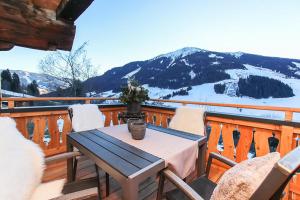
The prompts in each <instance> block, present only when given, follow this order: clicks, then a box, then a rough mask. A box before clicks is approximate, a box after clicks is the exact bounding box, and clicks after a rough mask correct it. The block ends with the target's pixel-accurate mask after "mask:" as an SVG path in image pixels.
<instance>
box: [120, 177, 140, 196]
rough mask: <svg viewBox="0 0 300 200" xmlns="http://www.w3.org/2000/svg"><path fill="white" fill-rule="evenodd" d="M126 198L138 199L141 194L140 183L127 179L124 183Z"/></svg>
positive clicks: (123, 188)
mask: <svg viewBox="0 0 300 200" xmlns="http://www.w3.org/2000/svg"><path fill="white" fill-rule="evenodd" d="M122 190H123V198H122V199H124V200H137V199H138V194H139V184H138V183H136V182H132V181H126V182H124V183H123V184H122Z"/></svg>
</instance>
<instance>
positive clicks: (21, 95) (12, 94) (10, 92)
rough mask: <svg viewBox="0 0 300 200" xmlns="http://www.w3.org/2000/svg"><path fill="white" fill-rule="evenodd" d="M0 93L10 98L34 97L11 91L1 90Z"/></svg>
mask: <svg viewBox="0 0 300 200" xmlns="http://www.w3.org/2000/svg"><path fill="white" fill-rule="evenodd" d="M1 93H2V94H3V95H7V96H11V97H28V98H31V97H35V96H31V95H27V94H23V93H17V92H12V91H8V90H3V89H2V90H1Z"/></svg>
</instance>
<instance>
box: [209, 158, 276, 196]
mask: <svg viewBox="0 0 300 200" xmlns="http://www.w3.org/2000/svg"><path fill="white" fill-rule="evenodd" d="M279 159H280V154H279V153H278V152H274V153H269V154H267V155H265V156H261V157H256V158H253V159H250V160H245V161H243V162H241V163H239V164H237V165H236V166H234V167H232V168H231V169H229V170H227V171H226V172H225V173H224V175H223V176H222V178H221V179H220V181H219V182H218V185H217V187H216V188H215V189H214V191H213V194H212V196H211V200H248V199H250V197H251V195H252V194H253V193H254V192H255V190H256V189H257V188H258V187H259V186H260V184H261V183H262V182H263V180H264V179H265V178H266V176H267V175H268V174H269V173H270V171H271V170H272V168H273V167H274V165H275V163H276V162H277V161H278V160H279Z"/></svg>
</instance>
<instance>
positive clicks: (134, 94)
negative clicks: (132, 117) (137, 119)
mask: <svg viewBox="0 0 300 200" xmlns="http://www.w3.org/2000/svg"><path fill="white" fill-rule="evenodd" d="M148 92H149V91H148V90H147V89H145V88H144V87H142V86H141V85H140V84H139V83H138V82H137V81H136V80H134V79H128V85H127V86H125V87H122V93H121V96H120V101H121V102H122V103H125V104H130V103H134V102H136V103H143V102H145V101H147V100H149V99H150V98H149V96H148Z"/></svg>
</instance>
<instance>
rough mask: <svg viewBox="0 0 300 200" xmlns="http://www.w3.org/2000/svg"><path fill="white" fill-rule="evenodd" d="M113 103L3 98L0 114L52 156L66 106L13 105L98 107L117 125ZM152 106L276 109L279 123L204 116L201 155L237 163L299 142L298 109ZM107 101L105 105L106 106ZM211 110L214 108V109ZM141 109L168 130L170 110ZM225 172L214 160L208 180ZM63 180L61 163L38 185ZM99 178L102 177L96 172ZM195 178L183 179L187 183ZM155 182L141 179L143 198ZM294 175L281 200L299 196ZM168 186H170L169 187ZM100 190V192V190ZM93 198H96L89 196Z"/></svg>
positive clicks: (89, 168)
mask: <svg viewBox="0 0 300 200" xmlns="http://www.w3.org/2000/svg"><path fill="white" fill-rule="evenodd" d="M116 100H117V99H109V98H31V99H29V98H3V99H2V102H3V103H4V104H6V105H7V108H3V109H1V113H0V116H1V117H3V116H9V117H11V118H14V119H15V121H16V122H17V127H18V129H19V130H20V132H21V133H22V134H23V135H24V136H25V137H26V138H28V139H30V140H32V141H33V142H35V143H37V144H39V145H40V147H41V148H42V149H43V150H44V153H45V155H46V156H52V155H58V154H61V153H64V152H66V135H67V134H68V133H70V132H71V129H72V127H71V122H70V119H69V116H68V110H67V108H68V106H67V105H59V106H58V105H56V106H30V107H17V106H16V105H24V103H29V105H32V104H36V103H37V102H52V103H53V102H59V101H65V102H66V103H67V104H68V103H70V102H71V101H73V102H74V101H77V102H84V103H94V102H104V101H105V102H106V104H99V106H98V107H99V109H100V111H101V112H102V113H103V114H104V115H105V126H112V125H118V124H122V123H123V122H122V120H119V119H118V114H119V113H120V112H123V111H125V110H126V107H125V106H124V105H122V104H116ZM151 101H152V102H156V103H157V102H160V103H162V102H167V103H168V105H170V104H174V105H175V106H178V105H193V106H199V105H202V106H214V107H215V108H224V107H230V108H235V109H237V108H238V109H241V108H242V109H254V110H261V111H265V112H266V111H276V112H281V113H284V116H285V119H284V120H275V119H267V118H261V117H252V116H242V115H237V114H226V113H220V112H211V111H210V112H209V111H208V112H206V115H205V124H206V132H207V137H208V145H207V155H208V154H209V153H210V152H218V153H220V154H222V155H223V156H225V157H227V158H229V159H231V160H234V161H236V162H241V161H243V160H246V159H251V158H253V157H255V156H262V155H265V154H267V153H269V152H273V151H278V152H280V154H281V156H283V155H285V154H287V153H288V152H289V151H291V150H292V149H294V148H295V147H297V146H298V145H299V144H300V123H298V122H295V121H293V115H294V113H298V112H300V109H298V108H284V107H267V106H253V105H236V104H218V103H205V102H189V101H172V100H151ZM107 102H111V103H110V104H107ZM215 110H216V109H215ZM142 111H143V112H145V113H146V121H147V123H150V124H154V125H157V126H162V127H168V124H169V122H170V120H171V118H172V116H173V115H174V113H175V107H171V106H170V107H166V106H155V105H144V106H143V108H142ZM227 169H228V167H226V166H225V165H223V164H221V163H219V162H213V165H212V171H211V173H210V174H211V175H210V177H209V178H210V179H211V180H212V181H215V182H217V181H218V179H219V178H220V176H221V175H222V174H223V173H224V172H225V171H226V170H227ZM94 174H95V171H94V166H93V164H92V163H91V162H90V161H89V160H87V159H82V160H80V161H79V172H78V177H79V178H80V179H83V178H88V177H92V176H93V175H94ZM60 178H66V162H65V161H63V162H59V163H55V164H52V165H49V166H47V169H46V173H45V176H44V181H45V182H48V181H51V180H56V179H60ZM102 178H103V180H104V174H102ZM194 178H195V175H191V176H190V177H188V180H187V181H191V180H192V179H194ZM156 182H157V180H156V179H155V177H154V178H153V179H151V180H150V179H149V180H147V181H146V182H145V183H144V184H143V187H141V188H142V189H141V195H142V196H143V197H144V198H146V199H155V197H156V190H157V183H156ZM299 185H300V177H299V175H298V176H295V177H293V179H292V181H291V182H290V183H289V185H288V187H287V188H286V192H288V195H286V196H285V199H298V198H300V187H299ZM169 187H170V188H171V187H172V185H169ZM102 189H103V190H104V189H105V188H102ZM95 195H96V194H95ZM120 198H121V190H120V187H119V185H118V184H117V182H115V181H113V180H112V183H111V194H110V196H109V197H107V199H120Z"/></svg>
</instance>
